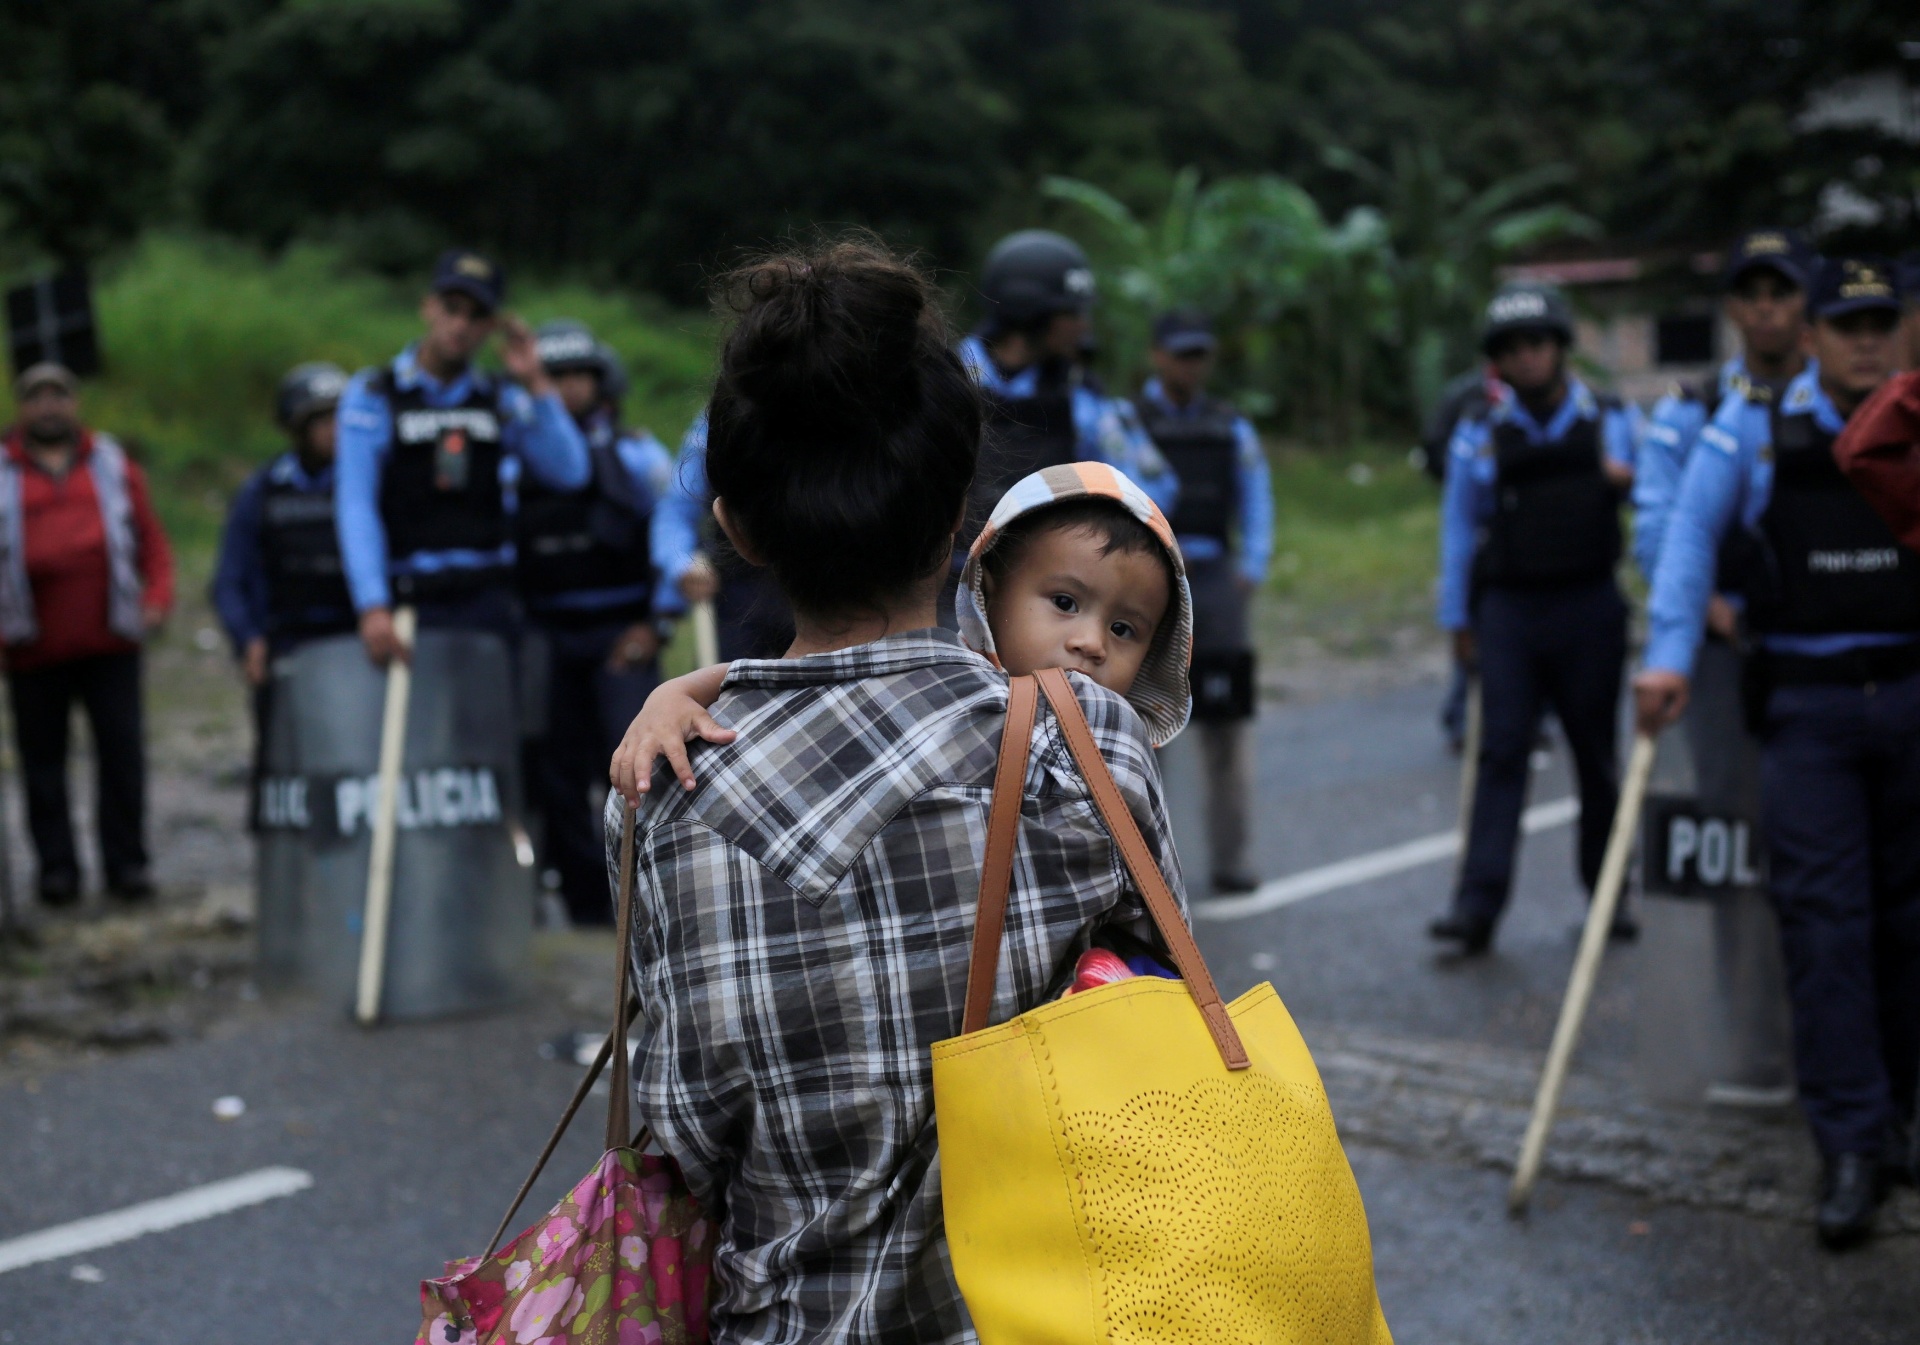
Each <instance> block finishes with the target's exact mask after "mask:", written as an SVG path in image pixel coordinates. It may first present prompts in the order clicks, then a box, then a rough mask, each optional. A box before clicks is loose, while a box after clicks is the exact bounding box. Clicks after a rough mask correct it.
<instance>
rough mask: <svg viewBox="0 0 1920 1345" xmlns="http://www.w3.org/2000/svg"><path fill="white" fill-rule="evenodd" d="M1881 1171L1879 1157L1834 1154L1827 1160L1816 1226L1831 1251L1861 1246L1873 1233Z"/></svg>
mask: <svg viewBox="0 0 1920 1345" xmlns="http://www.w3.org/2000/svg"><path fill="white" fill-rule="evenodd" d="M1878 1169H1879V1156H1878V1155H1876V1154H1834V1155H1831V1156H1830V1157H1828V1159H1827V1160H1826V1172H1825V1175H1824V1177H1823V1179H1822V1181H1821V1183H1820V1209H1819V1211H1818V1213H1817V1214H1816V1215H1815V1216H1814V1222H1815V1226H1816V1227H1817V1228H1818V1230H1819V1233H1820V1245H1821V1246H1823V1247H1825V1248H1826V1249H1827V1250H1828V1251H1835V1252H1837V1251H1841V1250H1844V1249H1845V1248H1848V1247H1855V1246H1858V1245H1859V1244H1860V1243H1862V1242H1865V1241H1866V1240H1867V1238H1868V1236H1869V1235H1870V1234H1871V1233H1872V1232H1873V1213H1874V1211H1875V1210H1876V1209H1878V1208H1879V1206H1880V1195H1881V1186H1880V1173H1879V1171H1878Z"/></svg>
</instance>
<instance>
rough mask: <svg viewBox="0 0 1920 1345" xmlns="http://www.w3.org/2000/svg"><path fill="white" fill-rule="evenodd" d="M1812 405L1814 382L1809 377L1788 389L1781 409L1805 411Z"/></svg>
mask: <svg viewBox="0 0 1920 1345" xmlns="http://www.w3.org/2000/svg"><path fill="white" fill-rule="evenodd" d="M1812 405H1813V382H1812V380H1811V379H1809V380H1807V381H1805V382H1796V383H1795V384H1794V385H1793V386H1792V387H1790V388H1788V389H1787V395H1786V397H1785V398H1783V399H1782V400H1781V403H1780V409H1781V410H1783V411H1804V410H1806V409H1807V408H1808V407H1810V406H1812Z"/></svg>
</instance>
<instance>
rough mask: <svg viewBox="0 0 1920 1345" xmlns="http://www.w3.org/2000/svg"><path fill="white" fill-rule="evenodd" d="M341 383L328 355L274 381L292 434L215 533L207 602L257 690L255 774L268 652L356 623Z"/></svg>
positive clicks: (282, 420) (267, 694) (268, 681)
mask: <svg viewBox="0 0 1920 1345" xmlns="http://www.w3.org/2000/svg"><path fill="white" fill-rule="evenodd" d="M346 386H347V375H346V372H345V371H344V370H342V369H341V368H339V367H338V366H337V365H332V364H302V365H300V366H298V367H297V368H295V369H293V370H292V371H291V372H290V373H288V374H287V376H286V377H285V378H283V379H281V380H280V390H279V393H278V395H277V396H276V397H275V398H274V419H275V420H277V421H278V422H279V425H280V428H281V429H282V430H284V431H285V432H286V435H287V438H288V439H289V440H291V441H292V442H291V444H290V446H289V447H288V448H287V449H286V451H285V452H283V453H281V454H280V455H279V456H277V457H275V458H274V459H273V460H272V461H271V462H269V463H267V465H266V466H264V467H262V468H260V469H259V470H258V471H256V472H255V473H254V474H253V475H252V476H250V477H248V478H247V481H246V484H245V485H243V486H241V487H240V493H239V494H238V495H236V496H234V499H233V504H232V506H231V508H230V509H229V510H228V512H227V525H226V529H225V530H224V531H223V532H222V533H221V536H220V558H219V561H218V563H217V564H216V566H215V568H214V574H213V588H212V597H213V609H214V611H215V612H216V613H217V614H218V615H219V617H220V624H221V625H222V626H224V627H225V628H226V632H227V638H228V639H229V640H230V641H232V643H233V650H234V654H235V656H236V657H238V658H239V660H240V668H241V671H242V673H243V674H244V675H245V677H246V679H247V685H248V686H250V687H251V688H252V689H253V711H254V774H255V778H256V781H257V779H258V776H259V772H260V766H261V757H260V754H261V752H262V751H263V750H264V747H265V742H266V735H267V722H268V716H269V714H270V713H271V708H272V707H271V693H272V687H273V681H272V678H271V677H270V676H269V665H270V663H271V661H272V660H273V659H274V658H276V657H278V656H280V655H282V654H286V653H289V652H291V651H292V650H293V649H294V648H295V647H296V646H298V645H299V644H301V643H302V642H303V641H306V640H313V639H319V638H321V637H324V636H329V635H344V634H346V633H347V632H349V631H352V630H353V629H355V626H356V624H357V623H356V620H355V618H354V612H353V601H352V599H351V598H350V597H349V596H348V595H347V580H346V575H345V574H344V573H343V571H342V570H341V567H340V542H339V538H338V536H337V535H336V533H335V530H334V507H333V456H334V433H335V424H334V411H335V408H336V407H337V406H338V405H339V402H340V394H341V393H342V392H343V391H344V390H345V389H346ZM255 798H256V801H257V798H258V792H257V791H256V793H255Z"/></svg>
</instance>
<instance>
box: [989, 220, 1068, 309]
mask: <svg viewBox="0 0 1920 1345" xmlns="http://www.w3.org/2000/svg"><path fill="white" fill-rule="evenodd" d="M1093 292H1094V285H1093V265H1092V263H1090V262H1089V261H1088V260H1087V254H1086V253H1085V252H1083V251H1081V250H1080V245H1079V244H1078V243H1076V242H1074V241H1073V240H1072V239H1071V238H1068V237H1067V236H1066V235H1065V234H1057V233H1054V232H1053V231H1052V230H1050V229H1022V230H1021V231H1020V232H1019V233H1015V234H1008V235H1007V236H1006V237H1005V238H1003V239H1001V240H1000V241H999V242H998V243H995V244H994V245H993V251H991V252H989V253H988V254H987V260H986V263H985V265H983V266H982V267H981V268H980V294H981V296H982V297H983V298H985V299H986V301H987V315H988V317H989V319H990V320H991V321H992V323H993V325H994V326H996V327H1000V328H1003V329H1009V330H1014V331H1023V330H1031V329H1033V328H1035V327H1037V326H1040V325H1041V324H1043V323H1045V322H1046V321H1047V319H1049V318H1051V317H1053V316H1054V315H1055V314H1057V313H1084V312H1086V311H1087V310H1088V309H1089V308H1091V307H1093Z"/></svg>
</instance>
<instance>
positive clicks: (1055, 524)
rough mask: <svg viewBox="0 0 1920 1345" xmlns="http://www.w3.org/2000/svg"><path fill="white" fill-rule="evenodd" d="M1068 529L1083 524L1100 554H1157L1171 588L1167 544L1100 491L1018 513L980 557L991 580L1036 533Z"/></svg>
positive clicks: (1012, 565)
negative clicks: (1097, 545)
mask: <svg viewBox="0 0 1920 1345" xmlns="http://www.w3.org/2000/svg"><path fill="white" fill-rule="evenodd" d="M1071 529H1084V530H1085V531H1087V532H1090V533H1092V534H1093V535H1094V536H1096V537H1098V538H1099V539H1100V554H1101V555H1103V556H1111V555H1112V554H1113V553H1114V552H1116V551H1124V552H1128V553H1130V554H1135V555H1138V554H1141V553H1145V554H1148V555H1152V556H1154V557H1156V558H1157V559H1158V560H1159V562H1160V566H1161V568H1162V569H1164V570H1165V571H1166V572H1167V590H1168V592H1169V593H1171V592H1172V590H1173V588H1174V585H1175V579H1174V573H1173V558H1172V557H1171V556H1169V555H1168V554H1167V548H1166V547H1165V546H1164V545H1162V543H1161V541H1160V539H1159V538H1158V537H1156V536H1155V535H1154V532H1153V529H1152V528H1149V527H1148V526H1147V525H1146V524H1144V523H1142V522H1141V521H1140V520H1139V518H1138V517H1137V516H1136V515H1135V514H1134V513H1133V511H1132V510H1130V509H1128V508H1127V507H1126V506H1125V505H1124V504H1121V503H1120V501H1118V500H1110V499H1107V498H1105V497H1104V496H1099V495H1088V496H1083V497H1081V498H1078V499H1072V500H1062V501H1061V502H1060V503H1059V504H1049V505H1043V506H1042V507H1040V508H1038V509H1031V510H1028V511H1027V512H1026V513H1024V514H1021V515H1020V516H1019V517H1018V518H1015V519H1014V520H1013V521H1012V522H1011V523H1009V524H1007V526H1006V527H1004V528H1002V529H1001V530H1000V535H999V536H997V537H995V538H994V539H993V545H992V546H991V547H989V548H987V552H986V554H985V555H983V556H981V557H980V565H981V568H982V569H984V570H985V571H986V572H987V574H988V576H989V577H991V578H992V579H993V581H994V582H995V583H1000V582H1001V581H1003V580H1004V579H1005V578H1006V577H1007V576H1008V575H1010V574H1012V573H1013V572H1014V571H1015V570H1016V569H1018V568H1019V566H1020V562H1021V561H1023V560H1025V559H1026V555H1027V550H1028V548H1029V547H1031V546H1032V545H1033V539H1034V538H1036V537H1038V536H1039V535H1040V534H1041V533H1043V532H1056V531H1058V532H1064V531H1068V530H1071Z"/></svg>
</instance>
